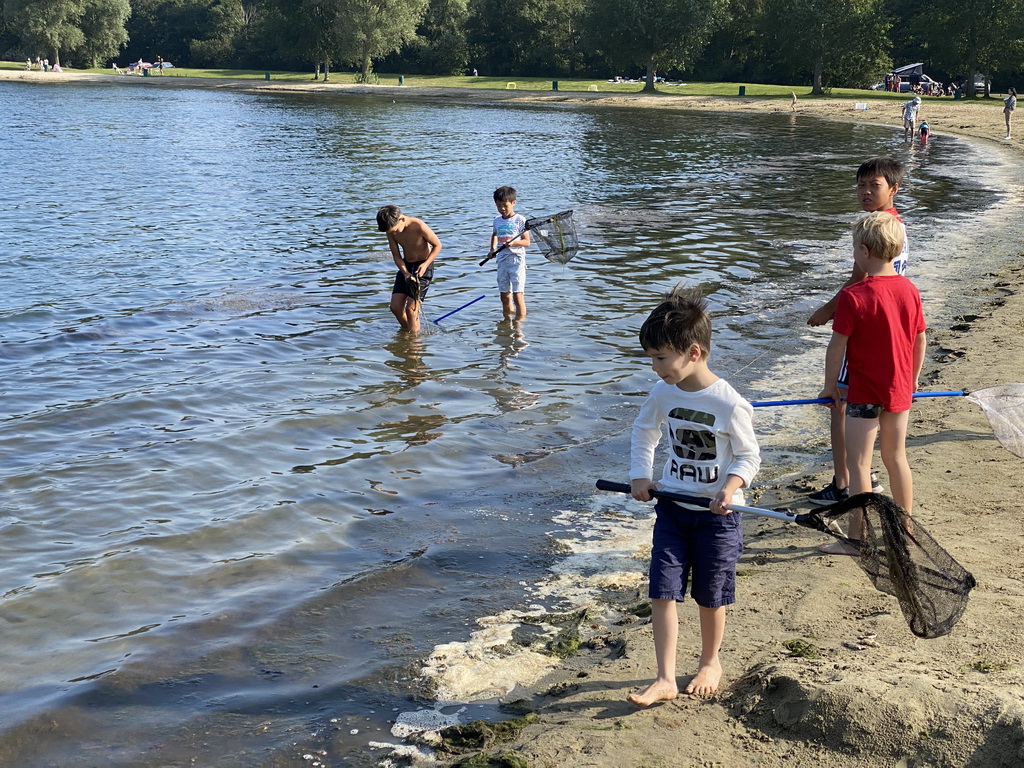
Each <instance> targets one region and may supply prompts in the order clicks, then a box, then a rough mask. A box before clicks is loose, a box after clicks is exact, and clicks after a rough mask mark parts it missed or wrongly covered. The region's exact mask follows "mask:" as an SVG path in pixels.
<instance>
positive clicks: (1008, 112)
mask: <svg viewBox="0 0 1024 768" xmlns="http://www.w3.org/2000/svg"><path fill="white" fill-rule="evenodd" d="M1006 94H1007V96H1006V98H1005V99H1003V105H1004V106H1003V117H1005V118H1006V136H1005V137H1004V138H1007V139H1008V138H1010V118H1011V117H1012V116H1013V110H1015V109H1016V108H1017V89H1016V88H1007V90H1006Z"/></svg>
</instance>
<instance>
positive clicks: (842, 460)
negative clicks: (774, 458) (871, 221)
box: [807, 157, 910, 505]
mask: <svg viewBox="0 0 1024 768" xmlns="http://www.w3.org/2000/svg"><path fill="white" fill-rule="evenodd" d="M902 181H903V165H902V163H900V161H899V160H897V159H895V158H893V157H875V158H872V159H871V160H866V161H865V162H863V163H861V165H860V167H859V168H858V169H857V199H858V201H859V202H860V207H861V210H863V211H865V212H867V213H871V212H874V211H885V212H886V213H888V214H890V215H892V216H894V217H896V220H897V221H899V222H901V226H902V221H903V220H902V219H901V218H900V215H899V213H898V212H897V211H896V208H895V207H893V206H894V202H895V200H896V193H897V192H899V189H900V184H901V183H902ZM909 254H910V251H909V248H908V246H907V238H906V231H904V234H903V250H902V252H901V253H900V254H899V255H898V256H897V257H896V258H895V259H894V260H893V269H894V270H895V271H896V273H897V274H901V275H902V274H904V273H905V272H906V271H907V261H908V258H909ZM864 277H865V273H864V270H863V269H862V268H861V266H860V264H858V263H857V261H856V259H855V260H854V262H853V271H852V272H851V274H850V277H849V278H848V279H847V280H846V282H845V283H843V286H842V288H840V290H839V292H838V293H836V295H835V296H833V297H832V298H831V299H829V300H828V301H827V302H825V303H824V304H822V305H821V306H820V307H818V309H816V310H815V311H814V314H812V315H811V316H810V317H809V318H808V319H807V324H808V325H809V326H811V327H812V328H813V327H817V326H821V325H825V324H826V323H828V322H829V321H830V320H832V318H833V316H834V315H835V312H836V307H837V306H838V304H839V296H840V295H841V294H842V291H843V289H845V288H849V287H850V286H851V285H854V284H855V283H859V282H860V281H861V280H863V279H864ZM848 373H849V372H848V371H847V369H846V366H842V367H841V368H840V373H839V381H838V386H839V387H840V388H841V389H844V388H846V387H847V386H848V384H849V378H848ZM829 419H830V424H829V436H830V440H831V444H832V468H833V474H832V481H831V482H830V483H829V484H828V485H826V486H825V487H824V488H822V489H821V490H820V491H815V492H814V493H812V494H811V495H810V496H809V497H808V498H809V499H810V501H811V502H812V503H814V504H819V505H828V504H836V503H838V502H840V501H843V500H844V499H846V498H847V497H848V496H849V485H850V476H849V473H848V471H847V468H846V412H845V409H844V408H843V407H842V406H836V407H834V408H832V409H831V413H830V416H829ZM871 490H872V491H874V492H875V493H881V492H882V486H881V485H880V484H877V483H876V482H875V479H874V476H872V488H871Z"/></svg>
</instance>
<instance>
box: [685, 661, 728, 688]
mask: <svg viewBox="0 0 1024 768" xmlns="http://www.w3.org/2000/svg"><path fill="white" fill-rule="evenodd" d="M721 680H722V665H721V664H719V663H718V662H717V661H716V662H714V663H712V664H701V665H700V666H698V667H697V674H696V675H694V676H693V680H691V681H690V684H689V685H687V686H686V688H684V689H683V693H686V694H689V695H690V696H710V695H711V694H713V693H714V692H715V691H717V690H718V683H719V682H721Z"/></svg>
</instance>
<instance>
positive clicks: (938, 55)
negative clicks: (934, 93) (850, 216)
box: [917, 0, 1024, 96]
mask: <svg viewBox="0 0 1024 768" xmlns="http://www.w3.org/2000/svg"><path fill="white" fill-rule="evenodd" d="M917 21H918V24H920V25H921V26H922V27H923V28H924V31H923V32H922V33H921V34H922V36H923V37H924V38H925V40H926V43H927V50H928V53H929V60H930V61H931V62H933V63H934V64H936V65H937V66H940V67H943V68H944V69H945V70H946V71H947V72H949V73H950V74H953V75H957V76H964V77H966V78H967V93H968V95H969V96H973V95H974V77H973V75H974V74H983V75H985V76H986V78H991V76H992V73H993V72H996V71H997V70H1000V69H1011V70H1012V69H1017V68H1019V67H1020V64H1021V61H1022V59H1024V40H1022V36H1024V2H1022V0H934V2H933V3H932V4H931V6H930V7H929V8H928V9H927V10H924V9H922V12H921V14H920V15H919V16H918V17H917Z"/></svg>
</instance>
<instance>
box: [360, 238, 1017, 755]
mask: <svg viewBox="0 0 1024 768" xmlns="http://www.w3.org/2000/svg"><path fill="white" fill-rule="evenodd" d="M1016 262H1017V263H1016V264H1015V265H1013V266H1009V267H1007V268H1006V269H1004V270H1002V272H1001V273H1000V274H998V275H993V276H992V286H991V287H990V289H988V290H983V291H976V292H973V293H972V298H973V300H974V301H973V303H974V304H975V307H976V309H975V312H974V313H973V314H968V315H962V316H960V317H958V318H957V321H956V322H953V323H951V324H950V326H949V327H945V328H944V327H936V328H934V329H933V330H930V333H931V337H932V338H931V339H930V341H929V353H928V357H927V359H926V363H925V370H924V372H923V374H922V385H923V386H924V387H925V388H928V389H935V390H945V389H960V388H965V389H968V390H974V389H976V388H982V387H985V386H991V385H994V384H998V383H1010V382H1013V381H1015V380H1016V379H1018V378H1019V375H1020V374H1019V371H1018V364H1017V362H1016V361H1017V360H1019V358H1020V356H1021V353H1022V352H1024V342H1022V341H1021V336H1022V333H1021V332H1022V331H1024V253H1022V254H1020V255H1019V256H1018V258H1017V259H1016ZM994 349H998V350H1000V352H1001V354H1000V355H999V356H998V357H997V358H996V359H993V358H992V355H991V354H990V351H991V350H994ZM979 363H980V365H979ZM907 450H908V453H909V455H910V458H911V466H912V467H913V470H914V480H915V492H916V497H917V502H918V503H917V505H916V506H917V510H916V512H915V518H916V519H917V520H919V521H920V522H921V524H922V525H923V526H925V527H926V528H927V529H928V531H929V532H930V533H931V534H932V535H933V536H934V537H935V539H936V540H937V541H938V542H939V544H940V545H942V546H943V547H944V548H945V549H947V550H948V551H949V552H950V553H951V554H952V555H953V557H954V558H955V559H957V560H958V561H959V562H960V563H962V564H963V565H964V566H965V567H967V569H968V570H970V571H971V572H972V573H973V574H974V576H975V577H976V579H977V582H978V586H977V587H976V588H975V589H974V590H973V591H972V593H971V595H970V601H969V604H968V608H967V612H966V614H965V616H964V617H963V618H962V619H961V620H960V622H959V623H958V624H957V625H956V627H955V628H954V630H953V631H952V633H950V634H949V635H947V636H945V637H941V638H937V639H933V640H922V639H919V638H917V637H915V636H914V635H913V634H911V632H910V630H909V629H908V627H907V625H906V622H905V620H904V618H903V615H902V613H901V612H900V609H899V606H898V604H897V602H896V600H895V599H894V598H892V597H890V596H889V595H886V594H883V593H881V592H878V591H876V590H875V589H874V588H873V587H872V585H871V583H870V582H869V581H868V579H867V577H866V576H865V574H864V573H863V572H862V571H861V570H860V568H858V567H857V565H856V564H855V562H854V560H853V559H852V558H844V557H828V556H824V555H820V554H819V553H818V552H817V549H816V547H817V545H818V544H820V543H824V542H827V541H830V540H831V539H830V538H829V537H828V536H827V535H824V534H821V533H818V532H815V531H810V530H807V529H804V528H800V527H799V526H796V525H790V524H786V523H779V522H778V521H775V520H766V519H763V518H757V517H752V516H747V519H746V520H745V522H744V529H745V538H746V548H745V551H744V554H743V557H742V558H741V560H740V563H739V566H738V569H737V574H738V591H739V594H738V596H737V602H736V603H735V605H733V606H732V607H731V609H730V612H729V618H728V625H727V629H726V635H725V642H724V644H723V647H722V651H721V657H722V663H723V667H724V676H723V679H722V685H721V688H720V689H719V691H718V692H717V693H716V694H715V695H714V696H713V697H711V698H709V699H701V698H697V697H690V696H684V695H680V696H679V697H678V698H677V699H675V700H674V701H670V702H664V703H661V704H655V705H653V706H651V707H649V708H647V709H639V708H637V707H635V706H633V705H631V704H629V703H628V702H627V701H626V695H627V694H628V693H630V692H631V691H634V690H637V689H640V688H642V687H643V686H645V685H646V684H647V683H649V682H650V680H652V679H653V677H654V646H653V637H652V634H651V627H650V620H649V619H648V618H644V613H643V610H642V609H643V606H645V605H649V601H648V600H647V599H646V587H645V586H644V585H643V584H642V583H640V582H641V581H642V580H641V579H640V578H639V576H640V574H639V571H640V570H642V569H643V568H645V565H644V563H643V558H645V557H646V556H647V553H646V552H645V551H641V550H638V551H630V549H629V548H630V547H632V546H634V545H635V542H636V541H637V538H636V536H635V535H633V536H631V535H630V534H635V533H636V532H637V531H640V532H641V533H642V534H643V535H642V536H641V538H643V539H645V540H646V541H647V542H649V525H650V520H649V519H646V520H645V519H643V518H642V517H639V516H637V515H631V514H629V513H628V512H627V513H625V514H622V513H616V512H614V511H612V512H608V511H605V512H603V513H602V512H601V511H600V510H598V511H596V512H592V514H593V517H594V518H597V519H599V520H601V521H603V527H604V528H605V529H606V530H607V531H610V532H611V533H610V534H608V538H609V539H610V543H603V542H596V543H593V544H591V543H590V542H580V541H569V542H566V546H567V548H569V549H570V551H571V552H573V553H574V554H576V555H579V556H580V559H581V561H587V559H588V558H590V561H589V562H583V563H582V569H581V572H582V573H584V574H587V575H590V574H592V573H593V570H594V565H593V559H594V558H597V559H599V560H603V561H604V560H606V561H613V562H618V563H619V564H620V566H621V564H622V563H623V562H626V563H627V565H625V570H619V571H618V572H610V573H609V572H602V573H600V574H598V575H596V576H589V577H590V578H591V580H592V582H593V583H598V584H600V585H601V587H603V589H604V598H605V602H604V604H603V608H604V612H603V615H601V616H600V617H595V616H594V614H590V613H588V614H586V615H585V616H584V617H583V620H582V623H581V626H580V628H579V629H580V634H581V635H582V637H581V638H580V639H581V641H582V642H581V643H580V647H579V653H578V654H576V655H570V656H569V657H568V658H566V659H564V660H563V661H561V662H560V663H558V666H557V667H556V668H555V669H553V670H552V671H551V672H550V673H548V674H547V675H545V676H543V677H541V678H540V679H539V680H538V681H537V682H536V683H533V684H530V685H524V686H519V687H517V688H516V689H515V690H513V691H512V692H511V693H509V694H508V695H506V696H504V697H502V701H503V709H504V711H506V712H507V713H509V714H510V715H523V714H525V715H526V717H525V718H516V719H515V720H514V721H512V722H510V723H508V724H506V727H505V728H501V727H500V725H501V724H499V727H498V728H495V729H494V730H495V731H500V730H507V734H506V735H505V737H503V739H500V738H493V737H492V740H491V741H490V742H479V743H476V744H475V745H473V746H470V747H465V746H464V747H463V748H462V750H461V751H457V752H456V753H455V754H453V755H448V754H444V753H443V752H442V754H441V756H440V757H441V760H442V763H443V764H450V763H449V762H448V761H449V760H451V761H453V762H454V761H457V760H460V759H463V758H465V757H466V756H467V755H468V754H472V753H477V752H484V753H486V754H489V755H492V756H494V757H495V759H497V757H498V756H502V755H506V756H507V755H514V756H515V757H516V758H518V759H520V760H522V761H523V762H522V763H507V764H508V765H523V766H529V767H530V768H556V767H557V766H563V765H573V766H599V767H601V768H622V766H639V765H679V766H714V768H782V766H788V765H798V766H803V765H816V766H821V768H878V766H880V765H899V766H908V765H928V766H931V767H932V768H940V767H948V768H961V767H962V766H965V765H979V766H981V765H983V766H986V768H1002V767H1003V766H1005V768H1011V766H1012V767H1016V766H1019V765H1020V764H1021V762H1022V761H1024V667H1022V665H1021V664H1020V661H1019V638H1018V634H1019V633H1018V630H1017V627H1016V623H1015V620H1014V617H1015V616H1016V615H1017V614H1018V613H1019V612H1020V611H1021V610H1022V609H1024V586H1022V582H1024V566H1022V565H1021V564H1020V553H1021V552H1022V551H1024V524H1022V523H1021V521H1020V520H1019V519H1018V518H1016V517H1015V512H1016V506H1017V505H1016V504H1015V502H1014V501H1013V500H1014V499H1015V498H1017V497H1018V496H1019V494H1020V493H1022V492H1024V483H1022V481H1021V479H1020V477H1019V475H1020V468H1021V462H1022V459H1020V458H1018V457H1016V456H1014V455H1013V454H1011V453H1009V452H1008V451H1006V450H1005V449H1004V448H1002V447H1001V446H1000V445H999V443H998V442H997V441H996V440H995V438H994V437H993V435H992V429H991V427H990V425H989V424H988V422H987V420H986V418H985V416H984V415H983V414H982V412H981V408H980V407H979V406H977V405H974V404H972V403H971V402H969V401H968V400H967V399H966V398H963V397H949V398H935V399H934V400H932V401H931V402H929V403H928V404H927V405H924V404H921V405H917V406H915V411H914V413H913V416H912V426H911V432H910V435H909V436H908V440H907ZM829 473H830V470H828V471H827V472H826V470H825V468H824V467H823V466H822V467H819V468H818V474H817V476H815V477H813V478H808V477H803V478H799V479H793V478H784V479H782V480H780V481H779V482H774V483H773V482H765V483H757V484H755V489H754V490H755V491H756V493H752V494H751V497H750V500H748V503H750V504H754V505H758V506H765V507H772V506H775V505H777V504H780V503H792V500H793V499H794V498H795V497H802V496H803V495H804V494H806V493H807V492H809V491H811V490H813V489H814V488H816V487H818V486H817V485H816V484H815V483H816V481H818V480H822V481H824V480H827V476H826V475H827V474H829ZM609 496H611V495H610V494H609ZM575 504H585V502H584V501H583V500H580V499H577V500H576V501H575ZM633 505H637V503H636V502H631V501H628V500H626V499H625V497H621V498H620V499H615V498H614V497H612V498H611V499H610V501H609V502H608V504H607V505H605V506H606V507H608V508H614V507H616V506H618V507H619V508H623V507H626V508H627V509H634V510H637V509H642V508H643V506H644V505H637V506H635V507H633ZM577 508H579V507H577ZM809 508H810V506H809V505H804V506H802V507H800V508H799V509H798V510H797V511H800V512H803V511H807V509H809ZM562 514H563V515H566V514H568V513H562ZM641 514H642V513H641ZM566 522H567V523H571V522H572V520H571V519H568V520H566ZM581 544H582V547H580V545H581ZM648 549H649V547H648ZM570 557H571V556H570ZM631 560H632V561H633V562H634V563H636V567H637V571H638V572H630V571H629V570H628V569H629V565H628V562H629V561H631ZM611 567H612V568H614V567H615V566H614V565H612V566H611ZM597 570H600V567H597ZM559 578H560V575H558V574H556V575H555V577H554V578H553V582H555V585H554V586H553V587H552V589H554V590H556V591H557V589H558V586H557V582H558V580H559ZM577 607H578V606H577ZM696 613H697V612H696V609H695V607H694V606H693V605H692V604H691V603H687V604H685V605H681V606H680V607H679V616H680V625H679V645H678V648H679V656H678V659H679V662H678V663H679V669H678V674H679V677H678V681H679V685H680V689H682V688H683V686H684V685H685V684H686V682H687V681H688V680H689V678H690V676H691V675H692V674H693V672H694V671H695V670H696V666H697V657H698V653H699V648H700V645H699V629H698V623H697V615H696ZM593 621H599V622H601V623H600V624H592V623H591V622H593ZM865 637H868V638H870V640H869V642H868V643H867V644H865V643H864V642H862V640H863V639H864V638H865ZM525 669H526V667H525V666H524V671H525ZM428 711H429V710H428ZM466 730H468V731H470V732H473V731H474V730H475V729H474V725H472V724H471V725H469V726H465V727H463V728H462V729H461V730H458V731H456V732H455V733H454V734H453V733H449V732H446V731H442V732H441V734H442V736H453V735H456V734H457V735H460V736H461V735H464V732H465V731H466ZM411 740H412V741H413V742H414V743H419V744H422V745H423V746H425V747H428V748H436V747H437V744H438V741H437V738H436V736H435V735H432V734H431V733H426V734H422V735H420V736H418V737H417V736H415V735H414V736H413V738H412V739H411ZM379 746H380V747H384V746H385V745H384V744H380V745H379ZM404 749H408V747H405V748H404ZM406 754H409V753H406ZM382 764H387V763H382ZM411 764H412V765H434V764H436V762H433V761H431V760H428V759H423V762H420V758H418V757H417V758H414V759H413V762H412V763H411ZM491 764H495V765H496V764H503V765H504V764H506V763H491Z"/></svg>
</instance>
